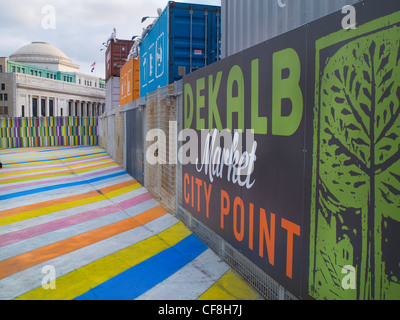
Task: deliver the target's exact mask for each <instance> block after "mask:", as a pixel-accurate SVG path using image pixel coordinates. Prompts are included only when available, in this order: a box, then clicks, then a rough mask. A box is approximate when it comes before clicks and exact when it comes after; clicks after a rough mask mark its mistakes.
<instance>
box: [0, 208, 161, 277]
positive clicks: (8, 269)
mask: <svg viewBox="0 0 400 320" xmlns="http://www.w3.org/2000/svg"><path fill="white" fill-rule="evenodd" d="M166 213H167V211H165V210H164V209H163V208H162V207H161V206H158V207H155V208H153V209H150V210H148V211H146V212H143V213H141V214H139V215H137V216H135V217H133V218H128V219H125V220H122V221H119V222H115V223H113V224H110V225H107V226H104V227H101V228H98V229H94V230H91V231H88V232H85V233H82V234H79V235H76V236H73V237H71V238H68V239H65V240H61V241H58V242H55V243H52V244H49V245H47V246H44V247H41V248H38V249H35V250H32V251H29V252H26V253H23V254H20V255H18V256H15V257H12V258H8V259H6V260H3V261H0V279H3V278H5V277H8V276H10V275H12V274H14V273H17V272H20V271H22V270H25V269H28V268H30V267H32V266H35V265H37V264H40V263H43V262H45V261H47V260H51V259H54V258H57V257H59V256H62V255H64V254H67V253H69V252H72V251H75V250H78V249H80V248H83V247H86V246H89V245H91V244H93V243H96V242H98V241H101V240H104V239H106V238H109V237H112V236H115V235H117V234H119V233H122V232H125V231H128V230H131V229H134V228H137V227H139V226H141V225H144V224H146V223H149V222H150V221H153V220H155V219H157V218H159V217H161V216H163V215H165V214H166Z"/></svg>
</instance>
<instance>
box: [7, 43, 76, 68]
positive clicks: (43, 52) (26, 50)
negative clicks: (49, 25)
mask: <svg viewBox="0 0 400 320" xmlns="http://www.w3.org/2000/svg"><path fill="white" fill-rule="evenodd" d="M9 60H11V61H15V62H20V63H26V64H29V65H32V66H36V67H40V68H46V69H49V70H54V71H63V72H78V71H79V66H78V65H76V64H74V63H72V60H71V59H70V58H69V57H67V56H66V55H65V53H64V52H62V51H61V50H60V49H57V48H56V47H53V46H52V45H51V44H50V43H47V42H32V43H31V44H28V45H26V46H23V47H22V48H20V49H18V50H17V51H16V52H15V53H13V54H12V55H11V56H10V58H9Z"/></svg>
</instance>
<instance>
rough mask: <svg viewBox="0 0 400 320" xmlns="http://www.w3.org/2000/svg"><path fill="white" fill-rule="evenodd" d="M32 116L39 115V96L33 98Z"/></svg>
mask: <svg viewBox="0 0 400 320" xmlns="http://www.w3.org/2000/svg"><path fill="white" fill-rule="evenodd" d="M32 116H33V117H35V118H36V117H37V116H38V99H37V98H32Z"/></svg>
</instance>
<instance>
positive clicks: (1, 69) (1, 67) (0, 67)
mask: <svg viewBox="0 0 400 320" xmlns="http://www.w3.org/2000/svg"><path fill="white" fill-rule="evenodd" d="M0 73H3V65H1V64H0Z"/></svg>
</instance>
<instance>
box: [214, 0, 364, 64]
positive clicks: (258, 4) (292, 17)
mask: <svg viewBox="0 0 400 320" xmlns="http://www.w3.org/2000/svg"><path fill="white" fill-rule="evenodd" d="M356 2H358V1H357V0H294V1H293V0H221V4H222V8H221V10H222V35H221V37H222V41H221V51H222V53H221V55H222V58H226V57H228V56H230V55H232V54H235V53H237V52H240V51H242V50H244V49H247V48H249V47H251V46H254V45H256V44H258V43H260V42H263V41H266V40H268V39H271V38H273V37H276V36H278V35H280V34H282V33H285V32H287V31H290V30H293V29H295V28H297V27H300V26H302V25H305V24H307V23H309V22H311V21H313V20H316V19H319V18H321V17H323V16H326V15H328V14H330V13H332V12H335V11H337V10H341V8H343V7H344V6H346V5H350V4H353V3H356ZM338 23H340V21H339V22H338Z"/></svg>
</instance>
